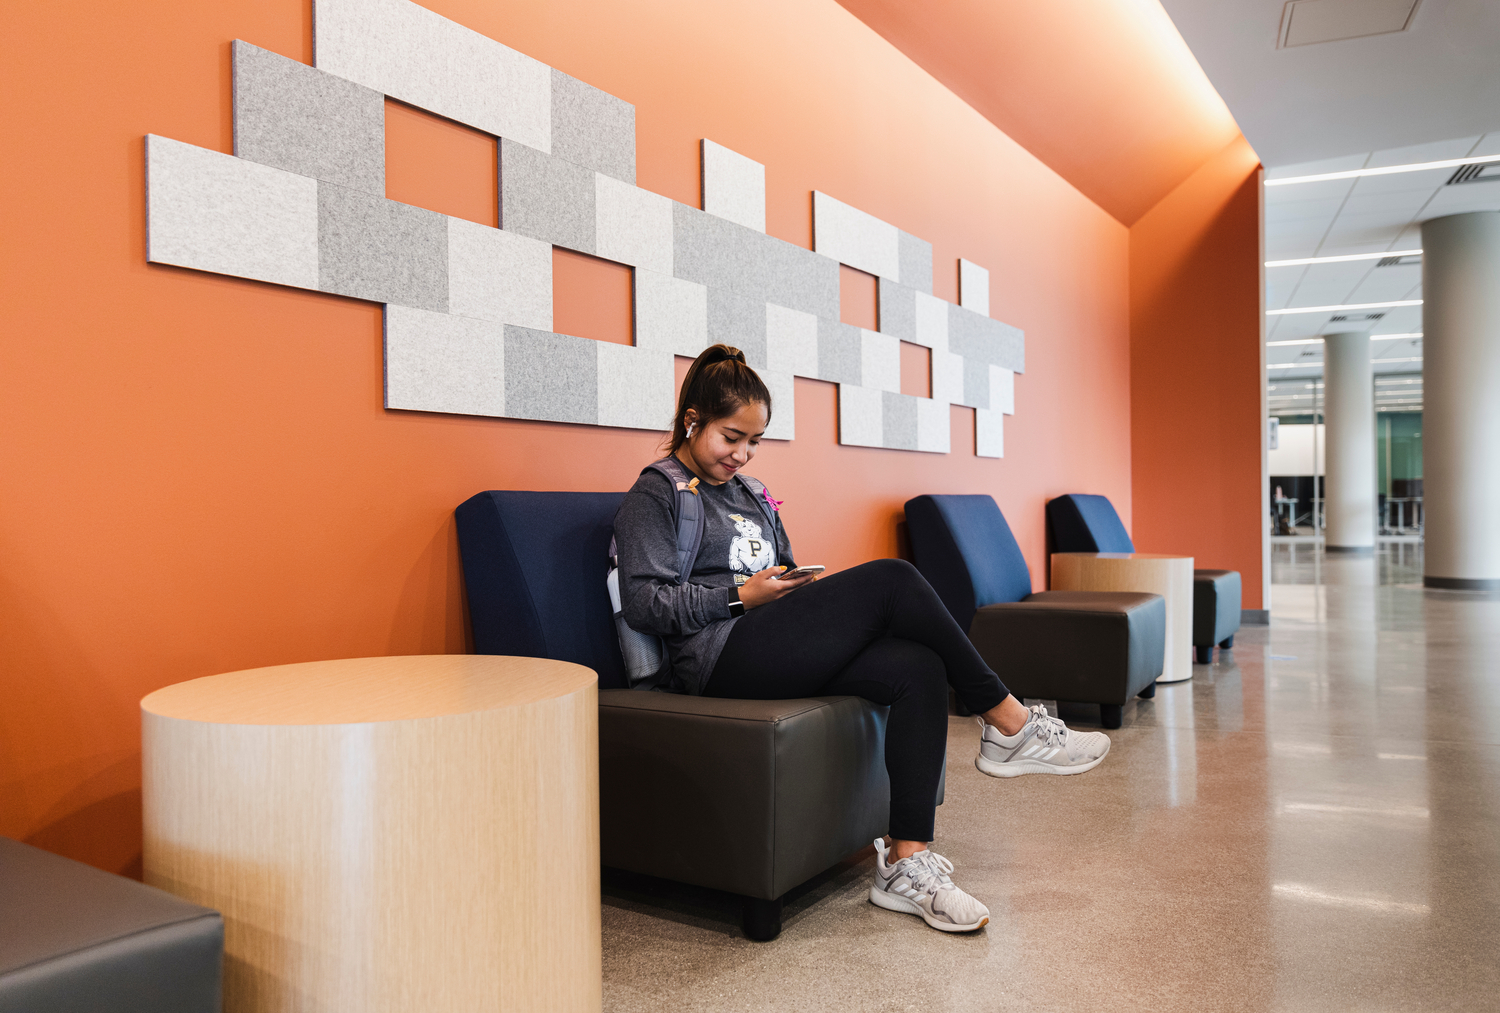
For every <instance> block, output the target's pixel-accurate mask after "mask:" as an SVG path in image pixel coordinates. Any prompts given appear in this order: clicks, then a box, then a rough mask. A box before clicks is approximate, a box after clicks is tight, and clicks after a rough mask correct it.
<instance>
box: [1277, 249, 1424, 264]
mask: <svg viewBox="0 0 1500 1013" xmlns="http://www.w3.org/2000/svg"><path fill="white" fill-rule="evenodd" d="M1421 253H1422V251H1421V250H1392V251H1391V252H1390V253H1351V254H1349V255H1348V256H1345V257H1301V258H1299V259H1297V260H1268V261H1266V266H1267V267H1296V266H1298V265H1299V264H1346V263H1348V262H1349V261H1351V260H1384V259H1385V258H1386V257H1416V256H1419V255H1420V254H1421Z"/></svg>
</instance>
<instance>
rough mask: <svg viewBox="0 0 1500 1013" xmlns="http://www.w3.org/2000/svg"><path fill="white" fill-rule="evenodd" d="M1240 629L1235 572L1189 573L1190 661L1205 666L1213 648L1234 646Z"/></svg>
mask: <svg viewBox="0 0 1500 1013" xmlns="http://www.w3.org/2000/svg"><path fill="white" fill-rule="evenodd" d="M1239 628H1240V575H1239V571H1237V570H1194V571H1193V660H1194V661H1196V662H1197V663H1198V664H1200V665H1206V664H1208V663H1209V662H1210V661H1212V660H1213V659H1214V645H1215V644H1218V645H1219V646H1220V647H1221V648H1223V649H1224V650H1226V651H1227V650H1229V649H1230V648H1231V647H1233V646H1234V634H1235V631H1237V630H1238V629H1239Z"/></svg>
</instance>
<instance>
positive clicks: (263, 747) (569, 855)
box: [141, 655, 603, 1013]
mask: <svg viewBox="0 0 1500 1013" xmlns="http://www.w3.org/2000/svg"><path fill="white" fill-rule="evenodd" d="M598 713H599V708H598V680H597V677H596V676H595V674H594V673H593V672H592V671H590V670H589V669H587V668H584V667H582V666H580V665H572V664H567V663H565V662H558V661H547V660H544V659H539V658H504V657H493V656H482V655H438V656H431V657H408V658H363V659H354V660H347V661H323V662H312V663H309V664H303V665H283V666H278V667H275V668H259V669H252V670H249V671H245V672H231V673H229V674H227V675H215V676H210V677H208V678H205V679H195V680H193V681H191V682H184V683H179V684H178V685H175V686H168V687H167V688H165V689H162V690H158V691H157V692H155V693H152V694H151V695H150V696H148V697H146V698H145V699H144V700H142V701H141V720H142V740H143V744H142V766H143V777H144V785H143V796H144V810H145V880H146V882H147V883H149V884H151V885H152V886H157V887H161V888H163V889H165V890H169V891H171V892H172V893H175V894H177V895H178V896H180V897H184V898H186V899H189V900H192V901H194V902H196V903H199V904H204V905H207V906H208V907H212V908H217V909H218V910H219V911H221V912H222V913H223V915H224V1009H225V1010H226V1011H227V1013H241V1011H249V1010H255V1011H272V1010H275V1011H283V1010H286V1011H291V1010H297V1011H324V1010H327V1011H353V1010H358V1011H360V1013H376V1011H386V1010H390V1011H396V1010H402V1011H406V1010H410V1011H414V1013H415V1011H421V1013H430V1011H434V1010H502V1009H503V1010H549V1011H551V1010H563V1011H574V1010H577V1011H589V1013H597V1011H598V1010H600V1008H601V1006H602V1002H603V999H602V978H601V951H600V906H599V905H600V899H599V733H598Z"/></svg>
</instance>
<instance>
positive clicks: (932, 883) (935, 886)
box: [902, 848, 957, 893]
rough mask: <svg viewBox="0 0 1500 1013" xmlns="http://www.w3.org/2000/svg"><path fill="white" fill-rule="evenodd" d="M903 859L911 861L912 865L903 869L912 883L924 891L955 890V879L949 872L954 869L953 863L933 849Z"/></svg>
mask: <svg viewBox="0 0 1500 1013" xmlns="http://www.w3.org/2000/svg"><path fill="white" fill-rule="evenodd" d="M902 861H905V862H910V863H911V864H912V866H914V867H915V868H912V867H908V868H907V869H905V870H903V873H904V875H905V876H906V878H907V879H909V880H911V885H912V886H914V887H916V888H917V889H918V890H920V891H922V892H923V893H937V892H938V891H939V890H955V889H957V887H955V886H954V885H953V880H952V879H950V878H949V877H948V874H949V873H951V872H952V871H953V863H952V862H950V861H948V860H947V859H946V858H944V857H943V856H942V855H939V854H937V853H936V852H934V851H933V850H932V849H930V848H929V849H928V850H926V851H919V852H917V853H916V854H915V855H909V856H907V857H906V858H904V859H902Z"/></svg>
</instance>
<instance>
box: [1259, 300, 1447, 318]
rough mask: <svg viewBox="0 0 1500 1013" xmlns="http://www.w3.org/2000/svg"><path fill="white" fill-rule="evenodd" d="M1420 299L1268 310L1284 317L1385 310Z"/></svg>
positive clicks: (1269, 315)
mask: <svg viewBox="0 0 1500 1013" xmlns="http://www.w3.org/2000/svg"><path fill="white" fill-rule="evenodd" d="M1420 305H1422V300H1420V299H1396V300H1394V301H1392V302H1356V303H1349V304H1348V305H1347V306H1296V307H1293V308H1292V309H1285V310H1266V316H1268V317H1284V316H1286V315H1288V314H1290V313H1342V312H1344V311H1345V310H1383V309H1389V308H1391V307H1393V306H1420Z"/></svg>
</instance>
